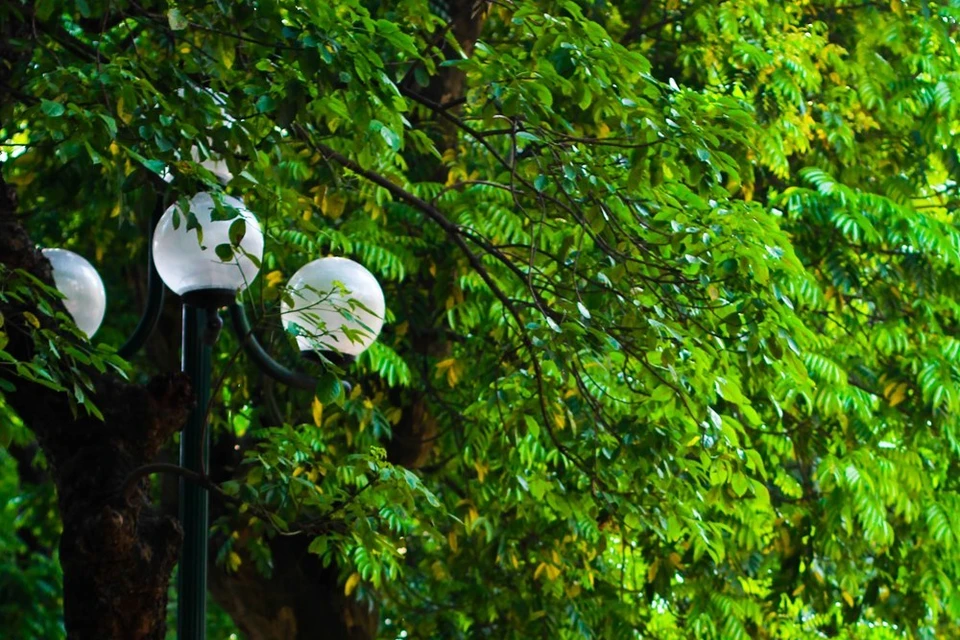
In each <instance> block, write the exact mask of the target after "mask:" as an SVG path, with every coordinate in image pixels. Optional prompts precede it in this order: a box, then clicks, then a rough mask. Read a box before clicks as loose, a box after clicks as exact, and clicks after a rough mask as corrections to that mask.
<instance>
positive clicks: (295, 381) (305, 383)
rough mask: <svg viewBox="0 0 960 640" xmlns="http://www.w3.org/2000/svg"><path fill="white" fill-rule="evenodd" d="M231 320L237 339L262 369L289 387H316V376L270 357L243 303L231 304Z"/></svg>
mask: <svg viewBox="0 0 960 640" xmlns="http://www.w3.org/2000/svg"><path fill="white" fill-rule="evenodd" d="M230 320H231V321H232V322H233V330H234V331H235V332H236V334H237V339H239V340H240V343H241V344H242V345H243V349H244V351H246V352H247V355H248V356H249V357H250V358H251V359H252V360H253V361H254V363H255V364H256V365H257V367H259V368H260V370H261V371H263V372H264V373H265V374H267V375H268V376H270V377H271V378H273V379H274V380H276V381H277V382H280V383H282V384H285V385H287V386H288V387H296V388H298V389H307V390H310V389H315V388H316V386H317V379H316V378H314V377H313V376H311V375H309V374H306V373H303V372H302V371H294V370H292V369H288V368H286V367H285V366H283V365H282V364H280V363H279V362H277V361H276V360H274V359H273V358H271V357H270V354H268V353H267V351H266V350H265V349H264V348H263V346H261V345H260V343H259V342H258V341H257V338H256V336H255V335H253V327H251V326H250V321H249V320H248V319H247V314H246V312H245V311H244V310H243V305H242V304H240V303H238V302H234V303H233V304H232V305H230Z"/></svg>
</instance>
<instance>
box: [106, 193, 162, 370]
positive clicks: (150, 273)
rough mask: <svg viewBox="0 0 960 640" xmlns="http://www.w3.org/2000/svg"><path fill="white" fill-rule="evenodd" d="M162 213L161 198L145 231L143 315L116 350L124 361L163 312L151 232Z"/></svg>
mask: <svg viewBox="0 0 960 640" xmlns="http://www.w3.org/2000/svg"><path fill="white" fill-rule="evenodd" d="M163 211H164V207H163V198H158V199H157V206H156V207H155V208H154V212H153V217H152V219H151V220H150V228H149V230H148V231H147V305H146V307H144V309H143V315H141V316H140V322H138V323H137V328H136V329H134V330H133V333H132V334H131V335H130V337H129V338H127V341H126V342H124V343H123V345H122V346H121V347H120V348H119V349H118V350H117V353H118V354H119V355H120V357H121V358H124V359H129V358H130V357H131V356H133V354H135V353H136V352H137V351H139V350H140V348H141V347H143V345H144V344H145V343H146V342H147V339H148V338H149V337H150V335H151V334H152V333H153V330H154V329H156V327H157V323H158V322H159V321H160V314H161V313H162V311H163V299H164V296H165V293H166V287H165V286H164V284H163V280H161V279H160V274H159V273H158V272H157V266H156V265H155V264H153V230H154V229H155V228H156V226H157V222H158V221H159V220H160V217H161V216H162V215H163Z"/></svg>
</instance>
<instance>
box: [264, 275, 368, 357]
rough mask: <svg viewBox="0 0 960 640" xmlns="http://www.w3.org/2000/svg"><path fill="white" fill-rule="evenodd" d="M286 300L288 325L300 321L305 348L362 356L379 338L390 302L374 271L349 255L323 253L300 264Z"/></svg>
mask: <svg viewBox="0 0 960 640" xmlns="http://www.w3.org/2000/svg"><path fill="white" fill-rule="evenodd" d="M287 293H288V294H289V295H288V296H285V297H287V298H289V301H290V302H292V303H293V306H292V307H291V306H290V304H288V301H287V300H284V301H283V302H282V303H281V312H282V315H281V318H282V321H283V328H284V329H287V330H291V328H292V326H293V325H296V329H295V332H296V334H297V345H298V346H299V347H300V350H301V351H334V352H337V353H340V354H343V355H347V356H357V355H359V354H361V353H363V351H365V350H366V349H367V347H369V346H370V345H371V344H373V343H374V341H376V339H377V336H378V335H380V329H382V328H383V315H384V312H385V311H386V304H385V302H384V300H383V291H382V290H381V289H380V284H379V283H378V282H377V279H376V278H375V277H374V276H373V274H372V273H370V272H369V271H367V270H366V269H365V268H364V267H363V266H362V265H360V264H358V263H356V262H354V261H353V260H348V259H347V258H321V259H319V260H314V261H313V262H310V263H308V264H306V265H304V266H303V267H301V268H300V270H299V271H297V272H296V273H295V274H293V277H292V278H290V282H288V283H287Z"/></svg>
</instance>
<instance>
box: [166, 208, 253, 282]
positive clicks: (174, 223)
mask: <svg viewBox="0 0 960 640" xmlns="http://www.w3.org/2000/svg"><path fill="white" fill-rule="evenodd" d="M222 198H223V205H224V207H225V208H227V209H228V210H229V209H230V208H233V209H235V210H236V212H237V213H238V214H239V215H238V216H236V217H234V218H232V219H230V220H213V219H212V215H213V213H214V200H213V196H211V195H210V194H209V193H207V192H205V191H204V192H201V193H198V194H197V195H195V196H194V197H193V198H192V199H191V200H190V203H189V207H190V213H192V214H193V215H194V216H196V218H197V222H198V223H199V224H200V228H201V229H202V230H203V237H202V243H201V238H200V237H199V236H198V234H197V230H196V229H195V228H194V229H190V230H189V231H187V214H186V213H185V212H183V211H181V210H180V205H179V204H174V205H173V206H171V207H170V208H168V209H167V210H166V211H165V212H164V213H163V216H162V217H161V218H160V222H158V223H157V228H156V230H155V231H154V233H153V262H154V264H156V265H157V271H158V272H159V273H160V277H161V278H163V281H164V282H165V283H166V284H167V286H168V287H170V289H171V290H172V291H173V292H174V293H176V294H178V295H181V296H182V295H184V294H186V293H190V292H194V291H198V292H199V291H211V290H213V291H219V292H221V293H223V292H233V293H234V294H236V292H238V291H241V290H243V289H244V288H245V287H247V286H248V285H249V284H250V283H251V282H253V280H254V279H255V278H256V277H257V273H258V272H259V271H260V267H259V266H257V265H258V264H259V263H260V260H261V259H262V258H263V231H261V229H260V223H259V222H257V218H256V217H255V216H254V215H253V214H252V213H250V211H249V210H248V209H247V208H246V207H244V206H243V203H242V202H240V201H239V200H237V199H236V198H232V197H230V196H226V195H225V196H222ZM240 220H242V221H243V223H244V224H243V225H240V224H238V221H240ZM235 224H237V225H238V227H237V228H239V226H245V231H244V234H243V237H242V238H240V241H239V243H238V244H237V245H233V243H232V242H231V239H230V228H231V226H232V225H235ZM224 245H226V246H231V247H233V251H232V252H229V254H230V255H226V259H224V256H223V255H218V254H217V247H218V246H221V250H222V249H224V248H225V247H224ZM249 256H253V257H254V258H256V262H254V260H252V259H251V258H250V257H249Z"/></svg>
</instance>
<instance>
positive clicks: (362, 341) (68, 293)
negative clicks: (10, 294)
mask: <svg viewBox="0 0 960 640" xmlns="http://www.w3.org/2000/svg"><path fill="white" fill-rule="evenodd" d="M154 223H155V228H152V229H151V232H152V234H151V238H150V241H149V242H148V252H149V256H148V257H149V260H150V264H149V267H150V268H149V275H148V288H147V290H148V301H147V306H146V308H145V310H144V313H143V317H142V318H141V320H140V323H139V324H138V326H137V329H136V330H135V331H134V334H133V335H132V336H131V338H130V339H129V340H128V341H127V342H126V343H125V344H124V345H123V346H122V347H121V348H120V350H119V353H120V354H121V355H122V356H124V357H130V356H131V355H133V354H134V353H136V351H138V350H139V349H140V347H142V346H143V344H144V343H145V342H146V339H147V338H148V337H149V335H150V333H151V332H152V331H153V329H154V327H155V326H156V324H157V320H158V318H159V315H160V312H161V309H162V301H163V292H164V287H163V284H166V285H167V287H169V288H170V289H171V290H173V291H174V293H176V294H178V295H179V296H180V297H181V298H182V301H183V333H182V343H181V370H182V371H183V372H184V373H186V374H187V375H188V376H189V378H190V382H191V385H192V386H193V390H194V396H195V398H196V406H195V407H194V408H193V410H192V411H191V412H190V416H189V418H188V420H187V423H186V425H185V427H184V429H183V431H182V433H181V436H180V465H181V466H182V467H183V468H185V469H187V470H189V471H191V472H193V475H195V476H196V477H200V478H205V477H206V474H207V466H208V462H209V459H208V458H209V451H210V433H209V430H208V429H207V428H206V419H207V406H208V404H209V401H210V381H211V362H212V357H213V346H214V344H215V343H216V341H217V338H218V336H219V334H220V330H221V328H222V325H223V322H222V320H221V319H220V315H219V312H220V309H222V308H224V307H229V311H230V316H231V320H232V323H231V324H232V327H233V329H234V331H235V332H236V334H237V339H238V340H239V341H240V343H241V345H242V346H243V348H244V350H245V351H246V353H247V355H248V357H250V359H251V360H252V361H253V362H254V363H255V364H256V365H257V366H258V367H259V368H260V369H261V370H262V371H263V372H264V373H266V374H267V375H269V376H271V377H273V378H274V379H276V380H278V381H279V382H281V383H283V384H286V385H288V386H293V387H297V388H302V389H314V388H315V387H316V384H317V380H316V379H315V378H314V377H313V376H310V375H308V374H306V373H303V372H300V371H295V370H291V369H288V368H286V367H284V366H283V365H281V364H280V363H278V362H277V361H275V360H274V359H273V358H271V357H270V355H269V354H268V353H267V352H266V350H265V349H264V348H263V347H262V346H261V345H260V343H259V342H258V341H257V339H256V337H255V336H254V334H253V329H252V327H251V326H250V322H249V320H248V319H247V317H246V314H245V312H244V310H243V306H242V305H241V304H239V303H238V302H237V300H236V299H237V295H238V294H239V293H240V292H241V291H242V290H243V289H245V288H246V287H247V286H248V285H249V284H250V283H251V282H252V281H253V280H254V279H255V278H256V276H257V273H258V272H259V269H260V260H261V259H262V257H263V247H264V237H263V233H262V231H261V229H260V224H259V222H258V221H257V219H256V217H255V216H254V215H253V214H252V213H251V212H250V211H249V210H247V209H246V207H245V206H244V205H243V203H242V202H241V201H240V200H237V199H236V198H232V197H230V196H226V195H222V194H220V195H215V194H211V193H206V192H202V193H198V194H197V195H195V196H194V197H193V198H192V199H190V200H189V201H188V203H187V207H186V208H183V207H182V206H181V205H180V204H179V203H178V204H174V205H172V206H170V207H169V208H167V209H166V211H164V212H163V213H162V215H160V216H159V217H158V218H157V219H155V220H154ZM58 252H59V253H58ZM44 253H45V254H46V255H47V256H48V257H49V258H50V259H51V262H52V263H53V266H54V281H55V283H56V284H57V286H58V288H59V289H60V290H61V293H63V294H64V296H65V298H66V300H65V302H66V304H67V308H68V310H69V311H70V312H71V314H72V315H73V317H74V320H75V322H76V323H77V324H78V326H80V325H81V322H83V323H84V324H83V326H80V328H81V329H82V330H83V331H84V332H85V333H87V335H92V334H93V332H94V331H96V329H97V327H99V320H102V318H103V312H104V309H105V306H106V296H105V294H104V293H103V283H102V282H101V281H100V278H99V276H98V275H97V273H96V270H95V269H94V268H93V267H92V265H90V263H89V262H87V261H86V260H84V259H83V258H82V257H80V256H77V255H76V254H73V253H71V252H66V251H62V250H56V249H48V250H44ZM63 254H69V255H63ZM161 280H162V282H161ZM77 282H79V283H80V284H79V285H77V284H76V283H77ZM385 308H386V307H385V304H384V298H383V292H382V291H381V289H380V285H379V284H378V283H377V281H376V278H374V276H373V275H372V274H371V273H370V272H369V271H367V270H366V269H365V268H364V267H363V266H361V265H359V264H358V263H356V262H354V261H352V260H348V259H346V258H321V259H318V260H314V261H313V262H310V263H308V264H307V265H304V267H302V268H301V269H300V270H299V271H298V272H297V273H296V274H294V276H293V277H292V278H291V279H290V282H289V284H288V287H287V293H286V295H285V296H284V302H283V304H282V309H281V311H282V319H283V325H284V328H285V329H287V330H288V331H290V332H291V333H295V334H296V335H297V343H298V345H299V347H300V349H301V351H302V352H303V353H304V354H310V355H312V354H319V358H318V357H317V356H314V358H315V359H320V360H321V361H322V360H324V359H325V360H328V361H331V362H334V363H337V364H346V363H349V362H352V361H353V359H355V358H356V356H357V355H359V354H360V353H361V352H363V351H364V350H365V349H366V348H368V347H369V346H370V345H371V344H372V343H373V342H374V341H375V340H376V338H377V336H378V335H379V333H380V329H381V328H382V326H383V317H384V313H385ZM97 313H99V319H98V320H97V321H96V322H95V323H94V322H93V319H91V318H90V317H88V316H91V315H92V316H96V315H97ZM180 521H181V524H182V526H183V531H184V538H183V547H182V550H181V555H180V567H179V573H178V593H177V602H178V605H177V606H178V609H177V637H178V638H179V639H180V640H204V638H205V637H206V588H207V562H208V560H207V550H208V534H209V528H210V516H209V495H208V493H207V489H206V488H205V487H204V486H203V485H201V484H199V483H196V482H193V481H188V480H186V479H185V478H184V477H181V479H180Z"/></svg>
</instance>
